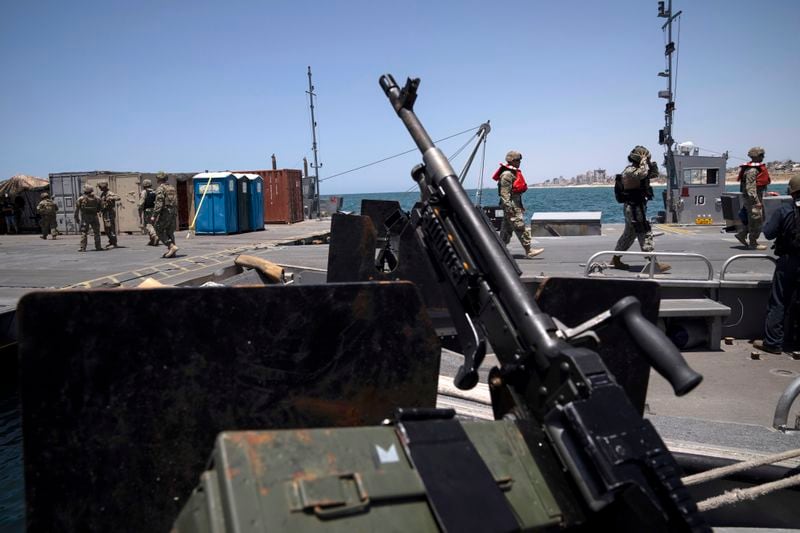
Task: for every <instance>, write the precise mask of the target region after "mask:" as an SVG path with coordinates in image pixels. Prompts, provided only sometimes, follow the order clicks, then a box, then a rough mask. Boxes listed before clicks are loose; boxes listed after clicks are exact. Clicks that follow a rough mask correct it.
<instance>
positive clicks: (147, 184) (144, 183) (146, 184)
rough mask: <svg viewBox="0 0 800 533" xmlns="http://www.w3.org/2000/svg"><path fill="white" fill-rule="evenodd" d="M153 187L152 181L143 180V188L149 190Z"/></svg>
mask: <svg viewBox="0 0 800 533" xmlns="http://www.w3.org/2000/svg"><path fill="white" fill-rule="evenodd" d="M152 186H153V182H152V181H150V180H142V187H144V188H145V189H149V188H150V187H152Z"/></svg>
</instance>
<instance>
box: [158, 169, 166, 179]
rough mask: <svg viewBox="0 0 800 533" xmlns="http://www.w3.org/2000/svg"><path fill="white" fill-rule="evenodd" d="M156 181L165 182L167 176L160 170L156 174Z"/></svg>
mask: <svg viewBox="0 0 800 533" xmlns="http://www.w3.org/2000/svg"><path fill="white" fill-rule="evenodd" d="M156 179H157V180H158V181H167V174H166V173H165V172H164V171H163V170H162V171H161V172H159V173H158V174H156Z"/></svg>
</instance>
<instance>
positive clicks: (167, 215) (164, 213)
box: [151, 175, 178, 257]
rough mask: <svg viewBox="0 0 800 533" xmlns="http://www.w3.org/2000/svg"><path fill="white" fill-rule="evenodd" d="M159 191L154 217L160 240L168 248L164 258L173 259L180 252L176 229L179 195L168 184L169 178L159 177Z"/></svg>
mask: <svg viewBox="0 0 800 533" xmlns="http://www.w3.org/2000/svg"><path fill="white" fill-rule="evenodd" d="M158 182H159V185H158V189H156V203H155V206H154V207H153V216H152V218H151V221H153V222H154V224H153V225H154V226H155V230H156V233H157V234H158V238H159V239H160V240H161V242H163V243H164V245H165V246H166V247H167V251H166V253H165V254H164V255H163V256H162V257H172V256H174V255H175V252H177V251H178V247H177V246H176V245H175V229H176V225H177V218H178V193H177V192H176V191H175V187H173V186H172V185H169V184H168V183H167V177H166V176H164V175H159V177H158Z"/></svg>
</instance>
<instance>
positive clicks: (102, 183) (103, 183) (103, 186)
mask: <svg viewBox="0 0 800 533" xmlns="http://www.w3.org/2000/svg"><path fill="white" fill-rule="evenodd" d="M97 186H98V187H100V188H101V189H108V182H107V181H98V182H97Z"/></svg>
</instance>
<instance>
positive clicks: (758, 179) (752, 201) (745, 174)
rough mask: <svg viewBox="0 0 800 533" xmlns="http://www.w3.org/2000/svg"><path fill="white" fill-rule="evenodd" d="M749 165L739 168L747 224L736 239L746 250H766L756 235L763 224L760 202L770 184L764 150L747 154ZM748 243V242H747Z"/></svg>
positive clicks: (750, 151) (740, 187) (752, 150)
mask: <svg viewBox="0 0 800 533" xmlns="http://www.w3.org/2000/svg"><path fill="white" fill-rule="evenodd" d="M747 156H748V157H749V158H750V162H749V163H745V164H744V165H742V166H741V167H739V190H740V191H741V193H742V198H743V200H744V208H745V211H746V212H747V224H745V226H744V229H743V230H742V231H740V232H739V233H737V234H736V239H737V240H738V241H739V242H741V243H742V244H744V245H745V246H746V247H747V248H751V249H753V250H766V249H767V247H766V246H765V245H763V244H758V235H759V234H760V233H761V226H762V225H763V223H764V207H763V204H762V200H763V198H764V192H765V191H766V190H767V186H768V185H769V183H770V178H769V172H768V171H767V167H766V165H764V163H763V161H764V149H763V148H761V147H760V146H754V147H753V148H750V150H749V151H748V152H747ZM748 241H749V242H748Z"/></svg>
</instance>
